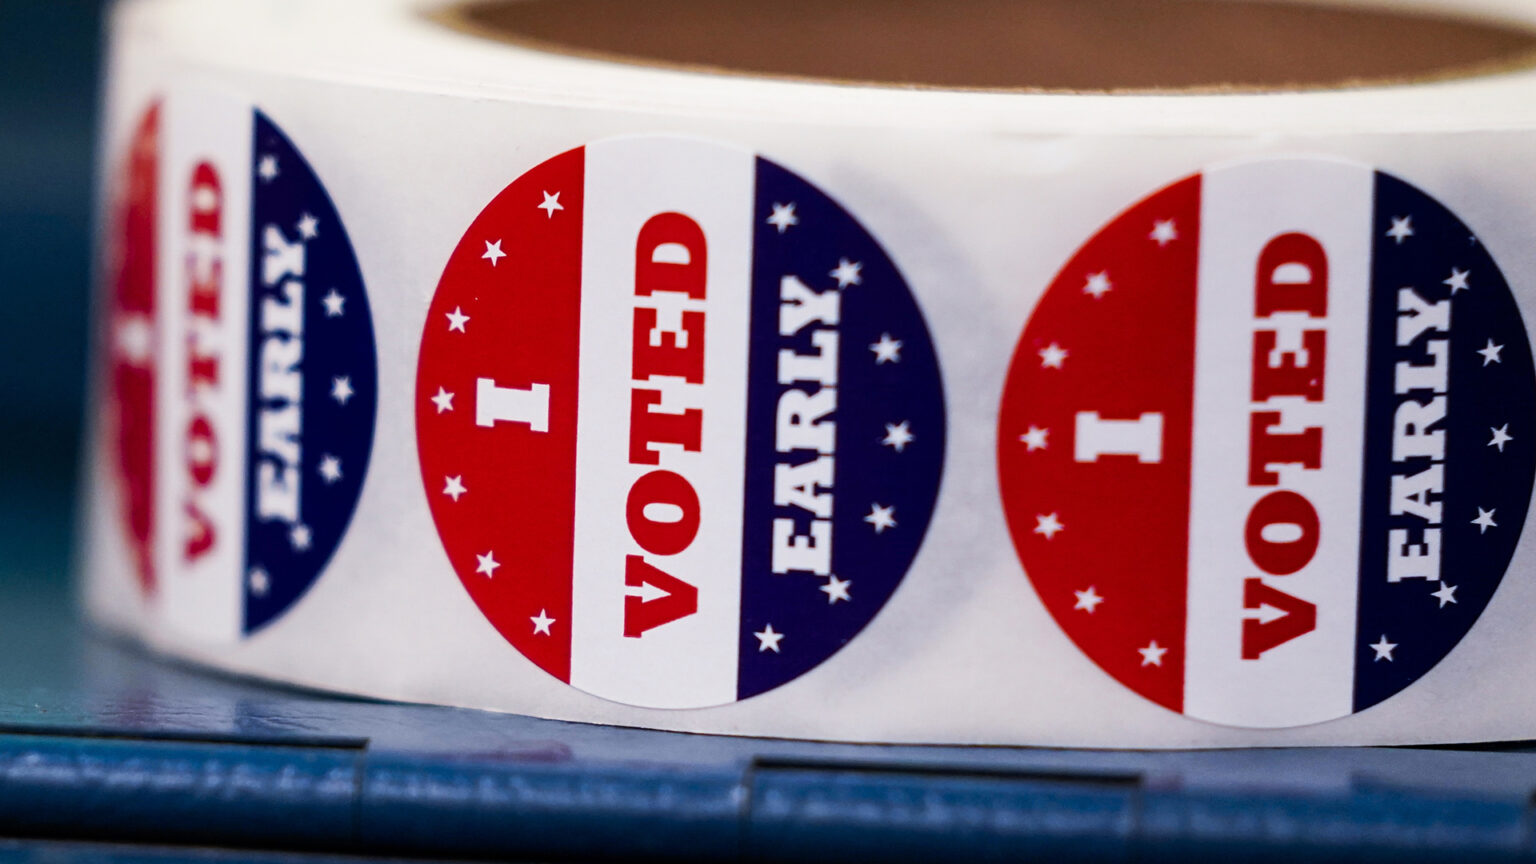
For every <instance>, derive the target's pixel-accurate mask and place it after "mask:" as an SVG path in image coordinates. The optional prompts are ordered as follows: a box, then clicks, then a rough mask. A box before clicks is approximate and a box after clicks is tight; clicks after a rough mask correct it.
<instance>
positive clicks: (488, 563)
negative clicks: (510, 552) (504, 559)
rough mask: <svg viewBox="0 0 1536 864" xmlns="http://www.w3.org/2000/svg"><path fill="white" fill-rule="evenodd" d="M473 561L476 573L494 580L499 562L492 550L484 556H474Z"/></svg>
mask: <svg viewBox="0 0 1536 864" xmlns="http://www.w3.org/2000/svg"><path fill="white" fill-rule="evenodd" d="M475 561H476V564H475V572H476V573H484V574H485V575H486V576H488V577H490V578H492V579H494V578H496V568H497V567H500V566H501V562H500V561H497V560H496V554H495V551H494V550H492V551H491V552H487V553H485V554H484V555H476V556H475Z"/></svg>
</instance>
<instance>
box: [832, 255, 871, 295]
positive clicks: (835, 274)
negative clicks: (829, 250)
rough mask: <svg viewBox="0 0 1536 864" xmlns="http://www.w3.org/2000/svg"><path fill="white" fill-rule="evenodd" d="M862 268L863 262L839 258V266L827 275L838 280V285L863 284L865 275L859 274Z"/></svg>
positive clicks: (844, 286)
mask: <svg viewBox="0 0 1536 864" xmlns="http://www.w3.org/2000/svg"><path fill="white" fill-rule="evenodd" d="M862 269H864V265H863V264H862V263H861V262H858V261H849V260H848V259H847V258H839V259H837V268H836V269H835V270H833V271H832V272H830V273H828V274H827V275H828V276H831V277H832V278H833V279H836V280H837V287H839V288H847V287H848V286H849V285H862V284H863V283H864V277H863V276H861V275H860V274H859V271H860V270H862Z"/></svg>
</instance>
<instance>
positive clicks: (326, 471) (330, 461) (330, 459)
mask: <svg viewBox="0 0 1536 864" xmlns="http://www.w3.org/2000/svg"><path fill="white" fill-rule="evenodd" d="M319 471H320V476H321V477H323V478H325V482H326V483H335V482H336V481H337V480H340V479H341V460H340V459H337V458H336V457H335V456H332V455H330V454H329V453H327V454H326V455H324V456H322V457H321V458H320V468H319Z"/></svg>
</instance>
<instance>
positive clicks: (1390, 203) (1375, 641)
mask: <svg viewBox="0 0 1536 864" xmlns="http://www.w3.org/2000/svg"><path fill="white" fill-rule="evenodd" d="M1533 444H1536V396H1533V371H1532V365H1531V355H1530V348H1529V345H1528V343H1527V339H1526V334H1525V330H1524V328H1523V326H1522V324H1521V319H1520V312H1519V309H1518V308H1517V307H1516V304H1515V301H1514V298H1513V296H1512V295H1511V294H1510V291H1509V287H1508V286H1507V285H1506V283H1505V281H1504V277H1503V276H1502V275H1501V274H1500V272H1499V269H1498V267H1497V266H1496V265H1495V264H1494V261H1493V259H1492V257H1490V255H1489V253H1488V252H1487V251H1486V250H1485V249H1484V248H1483V247H1482V245H1481V244H1480V243H1479V242H1478V239H1477V237H1476V236H1475V235H1473V234H1472V233H1471V232H1470V231H1469V230H1468V229H1467V227H1466V226H1465V225H1463V224H1462V222H1461V221H1460V220H1459V219H1457V217H1456V216H1455V215H1454V214H1452V213H1451V212H1450V211H1449V210H1447V209H1446V208H1445V207H1444V206H1442V205H1441V204H1439V203H1438V202H1436V201H1435V200H1434V199H1432V198H1430V197H1429V196H1428V195H1426V194H1425V193H1423V192H1421V191H1419V190H1418V189H1415V188H1414V187H1412V186H1410V185H1408V184H1407V183H1405V182H1403V181H1401V180H1399V179H1397V178H1395V177H1393V176H1391V175H1388V174H1384V173H1381V172H1376V171H1372V170H1371V169H1369V168H1367V167H1362V166H1358V165H1354V164H1350V163H1347V162H1341V161H1332V160H1324V159H1273V160H1266V161H1256V162H1247V163H1241V164H1235V165H1231V166H1228V167H1223V168H1219V169H1215V170H1210V171H1206V172H1204V173H1203V174H1200V175H1197V176H1194V177H1190V178H1188V179H1186V180H1183V181H1181V182H1179V183H1176V184H1174V185H1172V186H1170V187H1168V188H1166V189H1164V190H1162V191H1160V192H1158V193H1156V194H1154V195H1152V196H1151V197H1149V198H1147V199H1146V200H1144V201H1142V202H1140V203H1139V204H1136V205H1135V206H1134V207H1132V208H1131V209H1130V210H1127V211H1126V212H1125V213H1123V214H1121V215H1120V216H1119V217H1118V218H1116V219H1115V220H1114V221H1113V222H1111V223H1110V224H1109V225H1107V226H1106V227H1105V228H1104V229H1103V230H1102V231H1100V232H1099V233H1098V234H1097V235H1096V236H1094V237H1093V238H1092V239H1091V240H1089V241H1088V243H1087V244H1086V245H1085V246H1083V248H1082V249H1081V250H1079V251H1078V253H1077V254H1076V256H1075V257H1073V259H1072V260H1071V261H1070V262H1069V263H1068V264H1067V266H1066V267H1065V268H1064V269H1063V270H1062V271H1061V272H1060V274H1059V275H1058V276H1057V278H1056V280H1055V282H1053V283H1052V285H1051V287H1050V289H1049V291H1048V292H1047V293H1046V295H1045V297H1044V298H1043V299H1042V300H1041V302H1040V305H1039V308H1038V309H1036V311H1035V313H1034V315H1033V316H1032V318H1031V319H1030V321H1029V324H1028V326H1027V327H1026V328H1025V331H1024V335H1023V337H1022V338H1021V339H1020V341H1019V344H1018V348H1017V350H1016V352H1015V354H1014V358H1013V364H1012V367H1011V369H1010V371H1009V375H1008V381H1007V385H1006V389H1005V392H1004V395H1003V403H1002V410H1001V416H1000V419H999V427H998V465H999V471H1000V481H1001V486H1002V495H1003V502H1004V506H1005V508H1006V511H1007V517H1008V523H1009V527H1010V530H1011V532H1012V536H1013V542H1014V545H1015V547H1016V548H1017V550H1018V553H1019V557H1020V558H1021V560H1022V562H1023V564H1024V569H1025V571H1026V572H1027V574H1028V576H1029V578H1030V580H1031V581H1032V582H1033V583H1034V586H1035V588H1036V590H1037V591H1038V593H1039V595H1040V597H1041V599H1042V600H1043V601H1044V603H1045V605H1046V607H1047V608H1048V609H1049V610H1050V611H1051V614H1052V615H1054V616H1055V618H1056V620H1057V622H1058V623H1059V624H1060V625H1061V627H1062V628H1063V629H1064V630H1066V631H1067V633H1068V634H1069V635H1070V636H1071V637H1072V639H1073V640H1074V641H1075V642H1076V643H1077V645H1078V647H1079V648H1081V649H1082V650H1083V651H1084V652H1085V653H1086V654H1088V656H1089V657H1091V658H1092V659H1093V660H1094V661H1095V662H1096V663H1098V664H1099V666H1101V667H1102V668H1103V669H1104V670H1105V671H1106V672H1108V673H1109V674H1111V675H1113V676H1114V677H1115V678H1116V679H1117V680H1119V681H1120V682H1121V683H1123V684H1125V685H1126V686H1127V687H1130V688H1131V689H1133V690H1135V691H1136V692H1137V693H1140V694H1141V695H1143V696H1145V697H1146V698H1148V699H1151V700H1153V701H1155V702H1157V703H1158V704H1160V705H1163V706H1165V707H1167V708H1170V709H1173V710H1175V711H1181V712H1183V713H1185V714H1188V715H1191V716H1194V717H1198V718H1201V719H1205V720H1209V721H1214V722H1219V723H1226V724H1232V725H1240V726H1252V727H1277V726H1292V725H1299V724H1305V723H1312V722H1317V721H1321V720H1327V719H1331V718H1334V717H1339V716H1343V715H1347V714H1350V713H1353V712H1356V711H1361V710H1364V709H1366V708H1369V707H1370V706H1372V705H1374V704H1376V703H1378V702H1380V701H1382V700H1383V699H1386V698H1388V697H1389V696H1391V695H1393V694H1395V693H1397V692H1398V691H1400V690H1402V689H1403V688H1404V687H1407V686H1408V685H1409V684H1411V683H1413V682H1414V681H1415V680H1417V679H1418V678H1419V677H1420V676H1422V675H1424V674H1425V673H1426V672H1428V671H1429V669H1430V668H1431V667H1433V666H1434V665H1435V664H1436V663H1437V662H1439V661H1440V659H1441V658H1443V657H1444V656H1445V655H1446V654H1447V653H1448V652H1449V651H1450V650H1451V649H1452V648H1453V647H1455V645H1456V643H1457V642H1458V641H1459V640H1460V639H1461V638H1462V637H1463V636H1464V635H1465V634H1466V633H1467V631H1468V630H1469V629H1470V628H1471V627H1472V625H1473V623H1474V622H1475V621H1476V620H1477V617H1478V615H1479V614H1480V613H1481V612H1482V610H1483V608H1484V607H1485V606H1486V605H1487V603H1488V601H1489V599H1490V598H1491V597H1492V595H1493V592H1494V590H1495V589H1496V588H1497V587H1498V584H1499V580H1500V579H1501V578H1502V576H1503V574H1504V571H1505V568H1506V567H1507V566H1508V564H1509V561H1510V557H1511V556H1512V555H1513V554H1514V550H1515V545H1516V541H1517V540H1518V539H1519V536H1520V530H1521V527H1522V525H1523V524H1524V522H1525V516H1526V509H1527V506H1528V504H1529V501H1530V497H1531V487H1532V476H1533V471H1536V450H1533V448H1532V445H1533Z"/></svg>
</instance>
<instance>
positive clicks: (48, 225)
mask: <svg viewBox="0 0 1536 864" xmlns="http://www.w3.org/2000/svg"><path fill="white" fill-rule="evenodd" d="M104 5H105V3H104V2H102V0H0V573H4V574H5V575H6V578H8V579H9V578H13V577H14V576H20V575H23V574H26V575H29V576H32V577H34V578H37V579H40V580H47V581H49V582H53V583H57V584H58V585H60V586H61V587H62V586H63V585H64V584H65V580H64V578H63V573H64V570H65V568H66V567H67V562H68V552H69V537H70V528H71V518H72V512H71V508H72V497H73V495H72V492H73V484H74V476H75V457H76V450H77V447H78V445H79V424H80V415H81V409H82V400H83V398H84V395H83V393H84V386H85V350H86V327H87V313H88V310H89V307H90V300H89V298H90V293H91V292H90V291H89V290H88V287H89V280H90V272H91V248H92V244H91V202H92V194H93V193H92V187H93V171H94V164H93V160H94V146H95V143H94V135H93V129H94V123H95V116H96V100H97V89H98V87H97V77H98V75H99V71H100V68H99V55H100V50H99V48H100V27H101V14H102V7H103V6H104Z"/></svg>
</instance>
